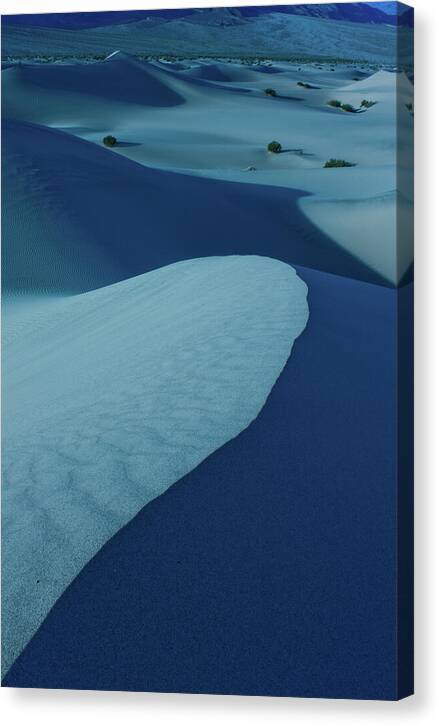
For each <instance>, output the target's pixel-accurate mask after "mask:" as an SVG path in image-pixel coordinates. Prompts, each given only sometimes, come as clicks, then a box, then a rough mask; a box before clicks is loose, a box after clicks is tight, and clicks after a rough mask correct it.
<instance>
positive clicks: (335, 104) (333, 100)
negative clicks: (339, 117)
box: [328, 98, 341, 108]
mask: <svg viewBox="0 0 439 726" xmlns="http://www.w3.org/2000/svg"><path fill="white" fill-rule="evenodd" d="M328 106H332V107H333V108H341V101H337V99H336V98H331V100H330V101H328Z"/></svg>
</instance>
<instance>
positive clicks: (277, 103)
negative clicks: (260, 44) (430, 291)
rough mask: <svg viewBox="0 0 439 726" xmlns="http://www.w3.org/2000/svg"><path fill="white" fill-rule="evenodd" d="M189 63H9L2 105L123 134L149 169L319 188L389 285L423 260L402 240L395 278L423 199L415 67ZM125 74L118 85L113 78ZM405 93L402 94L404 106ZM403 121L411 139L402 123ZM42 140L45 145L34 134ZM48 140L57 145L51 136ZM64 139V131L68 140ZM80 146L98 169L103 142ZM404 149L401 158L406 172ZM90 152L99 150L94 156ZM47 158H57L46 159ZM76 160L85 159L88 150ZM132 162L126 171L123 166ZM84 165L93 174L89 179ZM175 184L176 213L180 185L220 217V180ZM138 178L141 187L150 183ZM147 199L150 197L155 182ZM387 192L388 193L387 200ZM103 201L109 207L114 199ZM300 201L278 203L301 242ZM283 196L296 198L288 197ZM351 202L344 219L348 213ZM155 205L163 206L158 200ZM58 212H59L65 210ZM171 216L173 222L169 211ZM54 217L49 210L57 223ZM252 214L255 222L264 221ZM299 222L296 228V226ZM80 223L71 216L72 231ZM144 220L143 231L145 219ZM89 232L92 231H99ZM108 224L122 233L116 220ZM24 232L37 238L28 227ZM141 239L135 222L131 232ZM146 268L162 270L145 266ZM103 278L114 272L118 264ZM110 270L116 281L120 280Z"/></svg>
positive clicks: (321, 214) (89, 134) (28, 117)
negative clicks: (374, 235) (415, 131)
mask: <svg viewBox="0 0 439 726" xmlns="http://www.w3.org/2000/svg"><path fill="white" fill-rule="evenodd" d="M189 65H190V68H189V69H186V70H185V69H182V70H175V69H174V68H172V64H166V63H161V64H159V63H145V62H141V61H138V60H136V59H133V58H130V57H129V56H127V55H126V54H123V53H119V52H117V53H114V54H112V55H111V57H110V58H109V59H107V61H104V62H99V63H94V64H86V65H80V64H74V65H72V64H70V65H52V66H47V67H46V66H41V65H39V66H38V65H33V66H26V65H25V66H22V67H20V68H10V69H7V70H5V71H3V73H2V79H3V89H4V103H3V109H4V111H3V112H4V115H5V116H6V117H8V118H11V119H17V120H22V121H31V122H36V123H38V124H44V125H48V126H52V127H56V128H59V129H62V130H64V131H67V132H68V133H69V134H70V135H72V134H74V135H76V136H79V137H81V138H83V139H85V140H88V141H91V142H93V143H94V144H98V145H99V146H101V145H102V138H103V136H104V135H106V134H108V133H112V134H114V135H115V136H116V137H117V138H118V140H119V141H120V143H119V144H118V145H117V146H116V147H115V149H114V151H115V153H116V154H118V155H119V156H125V157H128V158H130V159H132V160H133V161H135V162H138V163H139V164H142V165H144V166H146V167H155V168H156V169H159V170H169V171H180V172H183V173H185V174H190V175H192V176H194V177H197V178H198V179H199V178H200V177H211V178H214V179H220V180H223V181H226V182H239V183H240V185H242V186H243V187H244V186H245V188H246V190H247V191H246V192H243V193H244V195H247V194H249V199H250V195H251V189H250V187H251V185H254V184H257V185H272V186H276V187H281V188H283V189H288V188H290V189H291V190H293V191H294V192H295V193H297V191H298V190H300V194H301V196H303V197H306V199H304V200H303V203H301V210H302V211H303V213H304V214H306V215H307V216H308V219H309V221H310V222H311V223H312V224H314V225H316V226H317V228H318V229H319V230H320V231H321V232H322V233H323V234H325V235H326V236H327V237H328V238H329V239H330V240H332V241H333V242H335V243H336V244H337V245H339V246H340V248H341V249H343V250H345V251H346V252H347V253H349V254H351V255H355V256H356V258H357V259H358V260H359V261H360V262H361V263H362V264H366V265H368V266H369V267H370V269H371V270H374V271H375V272H379V274H380V275H381V276H382V277H383V278H385V279H386V280H387V281H388V283H396V282H398V280H400V279H402V277H403V276H404V274H405V273H406V272H407V270H408V269H409V268H410V265H411V261H412V250H411V239H410V234H408V235H407V239H406V241H405V242H404V244H403V246H402V249H401V254H400V259H399V262H398V272H397V274H396V273H395V274H396V276H395V275H394V274H393V272H391V271H392V270H393V271H395V270H396V269H397V268H396V265H395V264H393V263H390V260H391V259H392V257H393V258H395V257H396V247H395V236H394V229H395V218H396V217H401V215H404V209H408V210H410V208H411V205H412V203H413V199H412V190H411V175H410V169H411V151H410V149H411V145H410V143H409V141H410V135H411V133H412V126H413V118H412V116H411V115H410V113H409V112H408V111H407V108H406V104H407V103H410V102H411V100H412V93H413V86H412V84H411V83H410V82H409V80H408V79H407V77H406V76H405V75H404V74H395V73H390V72H386V71H379V72H378V73H371V72H370V71H364V72H363V76H362V80H359V81H355V82H352V75H353V74H354V73H356V72H359V71H360V69H359V68H357V69H355V68H352V67H348V66H347V65H346V66H340V67H337V68H336V70H335V71H334V72H333V73H331V72H330V70H329V66H326V67H325V68H323V70H320V68H319V67H318V66H313V65H310V64H308V65H307V66H306V68H305V69H302V68H301V67H300V66H298V65H293V64H285V63H284V64H278V67H277V70H278V71H279V72H278V73H276V74H274V75H270V76H267V75H266V74H264V73H258V71H257V70H255V68H250V67H248V66H243V65H240V64H236V63H219V62H217V63H207V62H193V61H192V62H190V64H189ZM168 66H169V67H168ZM349 76H350V78H349ZM114 79H116V82H113V81H114ZM122 79H123V82H122ZM214 79H217V80H214ZM300 79H307V81H310V82H311V81H312V85H313V88H312V89H304V88H303V87H300V86H298V85H297V83H298V81H299V80H300ZM267 85H270V86H273V87H274V88H275V90H277V93H278V98H267V97H266V96H265V94H264V88H266V87H267ZM232 90H233V92H231V91H232ZM397 91H398V94H399V95H398V98H399V99H400V102H399V106H398V108H397V107H396V97H397ZM331 98H336V99H339V100H340V101H341V102H344V103H350V104H352V105H353V106H354V107H355V108H360V104H361V101H362V100H363V99H364V98H365V99H366V100H373V101H375V102H376V105H374V106H373V107H372V108H370V109H367V110H365V111H364V110H362V111H361V112H359V113H355V114H349V113H344V112H343V111H340V110H339V109H333V108H330V107H329V106H328V105H327V101H328V100H329V99H331ZM396 114H398V116H397V115H396ZM397 118H398V137H397V135H396V131H395V128H396V119H397ZM322 129H323V130H324V132H323V133H322ZM41 133H42V132H41ZM271 139H277V140H279V141H280V143H281V144H282V146H283V148H284V151H283V153H281V154H278V155H273V154H270V153H268V152H267V150H266V145H267V143H268V141H270V140H271ZM41 143H42V141H39V142H38V144H37V142H35V145H40V144H41ZM44 143H47V144H50V145H52V141H50V140H49V138H47V139H46V141H45V142H44ZM58 143H60V142H59V141H56V145H58ZM63 143H64V142H63ZM65 143H67V140H65ZM53 144H55V140H54V141H53ZM30 145H31V142H29V147H30ZM32 145H34V142H32ZM72 149H73V147H72ZM26 153H31V155H32V154H35V153H36V154H37V155H38V153H39V151H38V149H35V150H34V149H30V148H29V149H28V152H26ZM63 153H64V152H63ZM72 153H73V151H72ZM78 153H79V157H80V158H82V159H83V160H84V164H87V165H88V162H89V161H90V162H91V164H92V166H93V164H94V161H92V159H94V158H95V155H94V152H92V150H91V149H88V151H86V150H85V148H82V149H79V148H78ZM96 153H98V152H97V151H96ZM110 153H112V154H114V152H110ZM397 153H398V154H399V163H400V175H399V178H398V179H397V178H396V171H395V169H396V166H395V165H396V154H397ZM42 156H44V154H43V155H42ZM85 157H89V159H88V160H87V161H86V158H85ZM96 158H99V165H101V164H104V166H105V167H106V166H107V164H108V163H110V161H109V160H108V161H107V160H105V162H104V157H103V155H101V156H100V157H96ZM330 158H339V159H346V160H347V161H349V162H352V163H354V164H356V166H355V167H352V168H347V169H332V170H327V169H323V165H324V163H325V162H326V161H327V160H328V159H330ZM24 163H26V162H24ZM39 163H40V164H44V163H45V161H44V159H43V158H42V159H41V161H40V162H39ZM72 163H73V165H74V166H73V168H76V165H77V164H76V161H74V162H72ZM111 163H112V162H111ZM249 169H252V170H253V171H248V170H249ZM405 169H407V173H406V172H405ZM120 171H121V173H123V166H121V167H120ZM60 173H61V172H60V168H59V165H58V166H57V165H56V163H55V164H54V165H53V168H52V170H51V174H53V175H54V176H59V174H60ZM90 173H92V172H90ZM103 173H104V172H102V173H100V175H99V176H98V177H97V178H95V181H96V182H98V183H99V184H101V185H104V186H108V185H111V182H110V180H108V179H107V180H106V179H103V178H102V174H103ZM113 173H116V170H115V171H114V172H113ZM135 174H136V178H139V185H140V184H141V183H147V184H148V185H149V189H150V186H151V184H152V185H153V187H154V188H156V187H157V182H158V181H159V180H160V178H161V177H160V175H155V176H154V175H153V174H152V171H151V170H148V172H145V178H144V180H143V181H142V182H140V177H139V171H136V172H135ZM36 176H38V175H36ZM83 176H84V173H82V172H81V173H80V178H82V177H83ZM147 177H148V179H149V181H147ZM34 178H36V177H35V175H34ZM168 181H169V183H170V184H171V187H170V188H173V189H176V187H175V186H174V183H173V182H171V180H170V179H169V180H168ZM174 181H175V184H176V185H177V184H178V187H179V189H178V192H177V191H176V193H175V194H174V207H175V208H176V210H175V213H176V215H177V218H178V216H179V211H178V205H179V202H178V197H179V196H181V194H184V196H185V199H186V202H185V203H186V204H187V198H188V197H189V196H190V197H191V199H192V197H194V195H201V197H199V200H201V199H203V210H202V211H201V208H200V203H201V201H200V203H199V204H198V205H196V202H195V197H194V201H193V204H194V206H198V209H199V210H200V211H199V212H198V214H203V215H204V213H206V214H207V211H206V209H204V205H207V207H208V208H210V207H211V205H212V204H213V203H214V200H213V199H212V198H211V197H210V188H208V187H206V188H204V187H203V186H199V187H197V185H196V183H195V182H194V186H192V185H191V183H190V181H189V179H188V177H187V176H186V177H184V179H181V178H180V179H179V180H177V179H175V180H174ZM62 183H66V184H67V185H68V186H69V196H72V198H73V199H75V197H77V196H78V195H80V194H81V191H80V190H75V189H70V186H71V185H70V181H69V180H68V179H66V180H65V182H62ZM133 183H134V182H133V181H129V180H127V184H128V185H129V187H127V188H131V190H132V187H133ZM139 185H137V189H138V192H136V194H137V193H138V194H141V191H140V186H139ZM159 186H160V188H161V189H162V190H163V194H164V195H165V196H164V197H163V198H162V199H161V200H160V201H158V200H157V194H156V193H154V200H155V201H154V204H155V205H157V204H158V207H159V208H160V209H161V210H163V213H164V214H166V212H165V204H166V199H167V198H168V193H167V192H166V190H165V187H164V185H162V184H159ZM183 187H185V188H183ZM249 190H250V191H249ZM222 191H224V193H225V194H227V198H228V199H227V200H226V199H225V198H224V196H223V195H222V194H221V195H220V197H218V196H217V198H216V200H215V203H216V204H217V205H218V208H217V213H216V214H215V218H220V216H221V214H222V213H225V214H228V212H227V211H226V208H225V207H227V205H228V204H229V201H228V200H230V193H232V195H233V198H234V199H235V191H236V189H235V188H234V187H229V188H228V190H227V189H226V188H225V187H224V188H223V190H222ZM35 193H37V192H35ZM255 193H256V191H255ZM101 194H102V193H101ZM118 194H120V195H121V197H122V198H126V205H125V202H124V201H123V200H122V199H121V200H120V204H121V209H122V208H124V209H125V211H126V216H125V219H128V224H130V221H129V220H130V218H131V217H132V218H133V219H136V220H140V219H142V215H143V212H145V213H146V210H145V209H144V205H142V204H141V203H140V204H139V209H138V210H134V209H133V208H132V207H133V205H131V203H130V200H129V199H128V196H127V195H126V194H125V191H124V190H123V189H120V190H119V191H118ZM14 196H15V193H14ZM238 196H239V201H238V200H236V202H233V207H234V208H233V214H234V215H235V221H234V223H235V225H236V232H237V238H238V235H239V236H240V237H242V234H241V232H240V231H239V230H240V229H241V230H242V231H244V230H246V229H248V224H246V225H245V226H244V227H243V226H241V225H240V222H239V220H240V219H242V218H243V216H245V214H246V211H245V210H246V205H244V207H241V206H240V205H241V204H242V194H241V192H239V194H238ZM271 197H272V195H271V194H269V195H267V202H268V200H269V199H271ZM148 198H149V199H150V198H151V196H150V191H149V192H148ZM380 199H381V200H382V199H384V200H385V203H382V202H381V201H380ZM175 200H177V201H175ZM331 200H333V202H334V204H332V202H331ZM320 202H321V204H320ZM351 202H352V204H351ZM399 202H401V209H400V208H399V206H398V205H399ZM191 203H192V202H191ZM191 203H190V204H191ZM270 203H271V202H270ZM96 204H99V207H100V208H102V209H103V208H105V201H104V200H103V199H102V198H101V200H100V201H99V202H97V201H96ZM84 205H85V207H86V208H87V207H88V206H89V203H88V202H87V201H86V200H84ZM124 205H125V206H124ZM343 205H347V207H346V206H343ZM289 206H290V209H289V211H288V210H285V211H282V217H280V216H279V213H277V212H274V214H275V215H276V217H277V219H278V220H279V222H280V220H281V218H282V220H283V221H284V222H285V223H286V225H287V226H289V229H290V232H289V233H290V238H291V249H292V251H293V252H294V248H295V246H297V243H298V241H297V239H296V238H295V237H294V228H293V227H295V225H293V226H291V224H290V222H288V221H287V219H286V217H287V218H288V219H289V218H290V216H291V214H293V213H294V197H292V198H291V204H290V205H289ZM282 207H283V209H285V206H284V204H283V203H282ZM221 208H222V211H221ZM348 209H349V211H347V210H348ZM374 210H376V212H377V219H378V218H379V219H381V220H383V225H382V227H381V229H380V240H379V242H378V241H377V240H374V241H372V242H371V243H370V244H369V240H368V234H367V229H368V215H371V214H373V212H374ZM230 211H231V210H230ZM182 213H183V210H182ZM345 213H346V216H345V217H344V218H340V223H339V222H338V219H339V215H340V214H342V215H345ZM152 214H153V216H156V212H155V211H153V212H152ZM255 214H256V217H255ZM133 215H134V216H133ZM252 215H253V216H254V217H255V218H254V220H253V221H254V222H255V221H256V218H257V217H258V213H257V212H255V208H254V205H253V213H252ZM285 215H286V217H285ZM80 216H82V211H81V212H80ZM114 216H115V215H114V214H113V215H112V223H115V225H116V227H117V226H118V223H119V222H118V219H117V218H116V220H115V219H114ZM166 216H167V217H168V216H169V215H167V214H166ZM348 217H349V219H351V220H352V222H355V224H354V226H355V228H356V229H358V236H356V237H355V239H353V240H352V243H351V241H350V240H348V239H347V236H348V235H347V233H346V229H347V226H346V225H347V221H346V220H347V219H348ZM53 219H55V220H56V215H55V216H54V217H53ZM87 220H91V222H90V223H91V225H92V226H93V225H95V224H97V222H95V221H93V219H92V216H91V213H90V212H89V213H88V218H87ZM25 222H26V220H25V219H23V220H18V221H17V224H18V226H20V225H23V224H25ZM165 223H166V224H168V221H167V220H166V222H165ZM276 223H278V222H276ZM52 224H53V222H52V223H51V222H50V220H48V223H47V226H48V228H49V229H50V227H51V225H52ZM87 224H88V221H87ZM145 224H146V225H147V226H148V232H149V231H150V230H151V231H152V229H154V228H155V229H156V226H154V225H152V223H151V221H150V220H146V219H145ZM162 224H163V223H162ZM169 225H170V227H169V228H168V233H167V241H166V244H167V245H169V243H170V239H171V234H170V229H171V228H174V226H175V225H174V223H173V220H172V219H171V220H169ZM251 225H252V227H254V224H253V222H252V223H251ZM160 226H162V225H160ZM287 226H286V227H285V230H284V231H285V235H286V236H287V235H288V228H287ZM74 227H75V223H74V222H72V226H71V227H70V229H72V230H73V229H74ZM132 228H133V230H134V228H135V225H134V224H133V225H132ZM85 233H86V234H87V233H88V232H87V230H86V231H85ZM109 233H110V236H111V234H112V233H111V231H110V232H109ZM214 234H215V233H214ZM244 234H246V232H244ZM22 236H25V235H24V233H23V235H22ZM97 236H98V237H99V234H97ZM135 236H136V234H135V232H133V235H131V239H133V238H134V237H135ZM161 236H162V235H160V237H161ZM77 239H78V241H77V242H76V243H73V247H76V246H77V245H78V244H79V239H80V238H79V236H78V238H77ZM212 248H213V247H212ZM235 251H238V250H235ZM312 251H313V250H312V248H310V249H309V250H308V255H307V256H306V259H305V258H304V257H303V256H300V257H296V258H295V256H294V254H293V255H292V257H291V258H290V259H289V260H288V261H291V262H293V263H294V262H296V263H298V264H311V266H312V262H310V259H311V260H312V257H313V255H312ZM220 253H221V252H220ZM198 254H203V252H200V251H198V250H196V251H195V254H194V255H192V256H197V255H198ZM314 257H315V259H316V262H315V264H316V266H319V264H320V269H328V267H327V266H325V267H323V268H322V263H321V257H320V256H319V255H317V254H316V255H314ZM174 259H175V258H171V259H169V260H167V261H168V262H171V261H174ZM283 259H284V258H283ZM319 259H320V262H319ZM334 259H335V258H334ZM145 269H151V268H150V267H148V268H142V269H140V270H137V272H139V271H140V272H144V271H145ZM329 269H330V271H335V272H337V271H338V272H340V274H344V269H343V266H339V267H337V264H335V266H334V265H333V266H332V267H330V268H329ZM130 270H132V268H130ZM351 272H352V271H351ZM103 277H104V278H105V279H108V277H106V275H105V274H104V275H103ZM110 278H111V276H110ZM109 281H111V282H114V279H109ZM88 289H89V288H88Z"/></svg>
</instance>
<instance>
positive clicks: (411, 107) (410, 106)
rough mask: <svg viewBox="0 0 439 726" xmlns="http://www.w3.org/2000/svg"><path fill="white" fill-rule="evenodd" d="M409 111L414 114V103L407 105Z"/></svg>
mask: <svg viewBox="0 0 439 726" xmlns="http://www.w3.org/2000/svg"><path fill="white" fill-rule="evenodd" d="M405 107H406V109H407V111H410V113H413V104H412V103H406V105H405Z"/></svg>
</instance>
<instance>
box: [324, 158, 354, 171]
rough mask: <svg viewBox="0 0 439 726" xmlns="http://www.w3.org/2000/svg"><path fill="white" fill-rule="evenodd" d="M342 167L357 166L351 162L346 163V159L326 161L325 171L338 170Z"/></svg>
mask: <svg viewBox="0 0 439 726" xmlns="http://www.w3.org/2000/svg"><path fill="white" fill-rule="evenodd" d="M341 166H355V164H352V163H351V162H350V161H345V160H344V159H329V161H326V162H325V164H324V165H323V168H324V169H336V168H339V167H341Z"/></svg>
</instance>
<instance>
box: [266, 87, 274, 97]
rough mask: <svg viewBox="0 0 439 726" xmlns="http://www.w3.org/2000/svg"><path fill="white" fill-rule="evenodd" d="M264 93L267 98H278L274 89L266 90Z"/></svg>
mask: <svg viewBox="0 0 439 726" xmlns="http://www.w3.org/2000/svg"><path fill="white" fill-rule="evenodd" d="M264 93H265V95H266V96H277V93H276V91H275V90H274V88H266V89H265V91H264Z"/></svg>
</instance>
